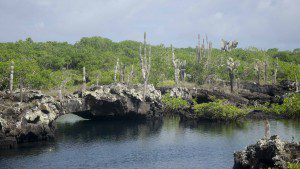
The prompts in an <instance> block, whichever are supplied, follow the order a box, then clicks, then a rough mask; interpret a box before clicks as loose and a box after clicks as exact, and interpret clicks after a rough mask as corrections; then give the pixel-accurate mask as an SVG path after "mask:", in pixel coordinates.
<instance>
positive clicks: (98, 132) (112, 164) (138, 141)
mask: <svg viewBox="0 0 300 169" xmlns="http://www.w3.org/2000/svg"><path fill="white" fill-rule="evenodd" d="M270 126H271V134H278V135H279V136H280V138H282V139H283V140H289V141H291V140H292V138H293V137H294V140H295V141H300V121H291V120H289V121H284V120H282V121H275V120H274V121H270ZM56 135H57V138H56V140H55V141H51V142H41V143H30V144H25V145H22V146H21V147H19V148H17V149H14V150H1V152H0V164H1V168H114V169H117V168H118V169H119V168H120V169H121V168H122V169H123V168H172V169H174V168H232V166H233V152H234V151H236V150H241V149H244V148H245V147H246V146H247V145H249V144H253V143H255V142H256V141H257V140H258V139H259V138H261V137H262V136H263V135H264V123H263V121H248V122H244V123H242V124H234V123H230V124H222V123H211V122H201V123H198V124H196V123H191V122H180V120H179V118H178V117H169V118H165V119H164V120H155V121H133V120H131V121H128V120H126V121H120V120H116V121H113V120H110V121H80V122H76V123H73V124H71V123H66V124H58V129H57V132H56Z"/></svg>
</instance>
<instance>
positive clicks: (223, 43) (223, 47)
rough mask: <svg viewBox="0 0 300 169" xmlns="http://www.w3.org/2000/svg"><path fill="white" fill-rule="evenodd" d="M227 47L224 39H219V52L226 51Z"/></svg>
mask: <svg viewBox="0 0 300 169" xmlns="http://www.w3.org/2000/svg"><path fill="white" fill-rule="evenodd" d="M227 45H228V42H227V41H226V40H224V39H221V50H222V51H227V50H228V47H227Z"/></svg>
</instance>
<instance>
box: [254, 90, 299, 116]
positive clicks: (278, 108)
mask: <svg viewBox="0 0 300 169" xmlns="http://www.w3.org/2000/svg"><path fill="white" fill-rule="evenodd" d="M253 109H255V110H261V111H263V112H266V113H275V114H278V115H283V116H286V117H292V118H300V93H295V94H292V95H291V96H289V97H286V98H285V99H284V102H283V104H281V105H279V104H271V105H259V106H258V107H256V108H253Z"/></svg>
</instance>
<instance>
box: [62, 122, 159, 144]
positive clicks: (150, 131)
mask: <svg viewBox="0 0 300 169" xmlns="http://www.w3.org/2000/svg"><path fill="white" fill-rule="evenodd" d="M162 126H163V121H162V120H149V121H147V120H135V121H134V120H109V121H97V120H95V121H79V122H77V123H74V124H68V123H67V124H59V125H58V129H57V131H56V135H57V138H58V139H59V140H71V141H76V142H92V141H99V140H100V141H101V140H106V141H123V140H132V139H133V140H134V139H138V138H145V137H153V135H155V134H158V133H159V132H160V130H161V128H162Z"/></svg>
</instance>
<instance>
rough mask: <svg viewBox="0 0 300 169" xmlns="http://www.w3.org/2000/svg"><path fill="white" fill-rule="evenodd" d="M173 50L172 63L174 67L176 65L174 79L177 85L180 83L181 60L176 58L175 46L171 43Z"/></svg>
mask: <svg viewBox="0 0 300 169" xmlns="http://www.w3.org/2000/svg"><path fill="white" fill-rule="evenodd" d="M171 50H172V63H173V67H174V80H175V83H176V85H178V75H179V72H180V70H179V61H178V59H176V58H175V53H174V48H173V46H172V45H171Z"/></svg>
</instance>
